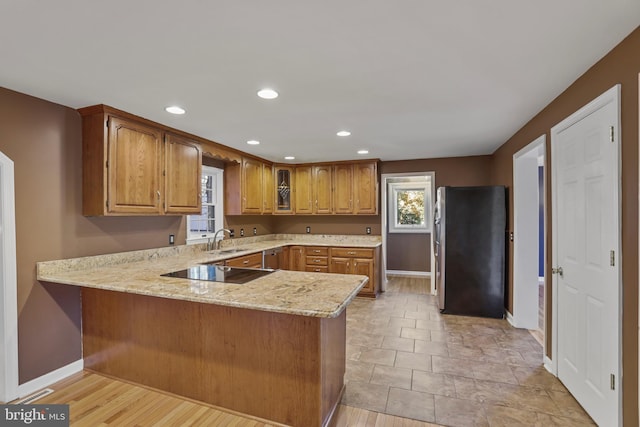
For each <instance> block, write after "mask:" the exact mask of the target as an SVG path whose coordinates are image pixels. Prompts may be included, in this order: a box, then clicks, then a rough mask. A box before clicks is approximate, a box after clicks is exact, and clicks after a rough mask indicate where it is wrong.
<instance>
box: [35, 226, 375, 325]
mask: <svg viewBox="0 0 640 427" xmlns="http://www.w3.org/2000/svg"><path fill="white" fill-rule="evenodd" d="M292 244H295V245H304V244H306V245H313V246H321V245H326V246H349V247H376V246H379V245H380V241H379V236H316V235H311V236H308V235H302V236H301V235H270V236H260V237H252V238H245V239H231V240H225V241H223V245H222V249H223V250H225V249H229V248H236V249H238V248H239V249H241V250H240V251H239V252H235V253H233V254H221V253H220V252H219V251H212V252H206V251H204V249H205V245H204V244H200V245H190V246H177V247H168V248H159V249H149V250H142V251H132V252H124V253H118V254H109V255H98V256H93V257H84V258H74V259H68V260H59V261H46V262H40V263H38V264H37V272H38V274H37V277H38V280H41V281H47V282H54V283H62V284H67V285H75V286H83V287H89V288H96V289H103V290H111V291H118V292H126V293H133V294H141V295H149V296H156V297H163V298H170V299H177V300H186V301H193V302H201V303H207V304H217V305H225V306H232V307H239V308H248V309H255V310H262V311H271V312H276V313H286V314H296V315H302V316H311V317H329V318H332V317H336V316H338V315H339V314H340V313H341V312H342V311H343V310H344V308H345V307H346V306H347V305H348V304H349V303H350V302H351V300H352V299H353V298H354V297H355V296H356V295H357V293H358V291H359V290H360V289H361V288H362V287H363V286H364V285H365V284H366V282H367V280H368V279H367V277H366V276H357V275H342V274H330V275H329V274H325V273H307V272H297V271H284V270H279V271H276V272H274V273H272V274H270V275H268V276H265V277H262V278H259V279H255V280H252V281H251V282H248V283H245V284H240V285H238V284H228V283H217V282H207V281H199V280H189V279H180V278H171V277H161V274H164V273H169V272H172V271H176V270H181V269H184V268H188V267H192V266H194V265H197V264H200V263H205V262H212V261H223V260H225V259H229V258H233V257H237V256H242V255H247V254H251V253H255V252H260V251H262V250H265V249H272V248H276V247H280V246H286V245H292Z"/></svg>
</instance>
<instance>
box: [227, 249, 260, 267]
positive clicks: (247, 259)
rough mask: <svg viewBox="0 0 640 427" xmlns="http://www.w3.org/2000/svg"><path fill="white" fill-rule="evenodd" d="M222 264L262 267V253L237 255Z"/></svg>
mask: <svg viewBox="0 0 640 427" xmlns="http://www.w3.org/2000/svg"><path fill="white" fill-rule="evenodd" d="M224 265H228V266H229V267H245V268H262V253H260V252H258V253H255V254H250V255H244V256H239V257H236V258H231V259H228V260H226V261H225V262H224Z"/></svg>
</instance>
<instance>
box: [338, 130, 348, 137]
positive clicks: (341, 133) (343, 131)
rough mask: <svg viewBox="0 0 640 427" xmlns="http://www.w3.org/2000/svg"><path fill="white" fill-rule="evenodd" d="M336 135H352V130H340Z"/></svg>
mask: <svg viewBox="0 0 640 427" xmlns="http://www.w3.org/2000/svg"><path fill="white" fill-rule="evenodd" d="M336 135H338V136H349V135H351V132H349V131H348V130H341V131H340V132H338V133H336Z"/></svg>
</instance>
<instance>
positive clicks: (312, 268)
mask: <svg viewBox="0 0 640 427" xmlns="http://www.w3.org/2000/svg"><path fill="white" fill-rule="evenodd" d="M305 271H309V272H313V273H328V272H329V267H327V266H321V265H319V266H317V267H316V266H315V265H307V267H306V268H305Z"/></svg>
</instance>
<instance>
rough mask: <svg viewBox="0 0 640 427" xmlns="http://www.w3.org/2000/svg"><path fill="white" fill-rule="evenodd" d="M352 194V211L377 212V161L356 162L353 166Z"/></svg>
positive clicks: (357, 212) (360, 212)
mask: <svg viewBox="0 0 640 427" xmlns="http://www.w3.org/2000/svg"><path fill="white" fill-rule="evenodd" d="M353 170H354V179H353V194H354V198H355V201H356V203H355V208H354V211H353V213H354V214H356V215H359V214H361V215H362V214H372V215H373V214H377V213H378V167H377V163H374V162H372V163H356V164H355V165H354V167H353Z"/></svg>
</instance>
